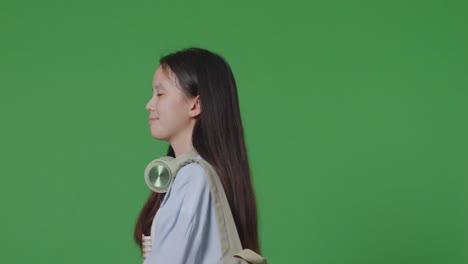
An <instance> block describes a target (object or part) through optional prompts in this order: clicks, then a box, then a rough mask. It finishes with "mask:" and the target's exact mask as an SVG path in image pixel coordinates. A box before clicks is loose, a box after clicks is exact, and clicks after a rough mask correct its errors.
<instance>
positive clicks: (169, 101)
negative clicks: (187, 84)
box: [146, 66, 199, 143]
mask: <svg viewBox="0 0 468 264" xmlns="http://www.w3.org/2000/svg"><path fill="white" fill-rule="evenodd" d="M168 70H170V69H169V68H168ZM177 85H178V83H177V80H176V77H175V76H174V77H173V78H169V77H168V76H166V74H165V73H164V71H163V69H162V68H161V66H159V67H158V68H157V69H156V72H155V74H154V77H153V96H152V97H151V99H150V100H149V102H148V103H147V104H146V109H147V110H148V111H149V119H150V120H149V125H150V129H151V135H152V136H153V137H154V138H157V139H160V140H166V141H168V142H170V143H172V142H174V141H184V139H182V138H183V137H186V136H191V133H192V129H193V125H194V116H195V115H197V114H199V107H198V104H196V102H197V100H196V99H198V96H197V97H195V98H187V97H186V96H185V95H184V94H183V93H182V91H181V90H180V89H179V88H178V87H177Z"/></svg>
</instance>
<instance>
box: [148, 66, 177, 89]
mask: <svg viewBox="0 0 468 264" xmlns="http://www.w3.org/2000/svg"><path fill="white" fill-rule="evenodd" d="M171 86H173V83H172V82H171V79H169V78H168V76H167V74H166V73H165V72H164V70H163V69H162V67H161V66H159V67H158V69H157V70H156V72H155V73H154V77H153V89H158V90H167V89H170V88H171Z"/></svg>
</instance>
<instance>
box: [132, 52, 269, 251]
mask: <svg viewBox="0 0 468 264" xmlns="http://www.w3.org/2000/svg"><path fill="white" fill-rule="evenodd" d="M159 63H160V65H161V68H162V69H163V70H164V72H165V73H166V74H167V76H173V75H175V77H176V78H177V80H178V82H179V85H180V88H181V90H182V92H183V93H184V94H185V95H186V96H187V97H194V96H197V95H200V103H201V113H200V115H199V116H198V119H197V121H196V123H195V126H194V128H193V133H192V145H193V146H194V148H195V149H196V150H197V152H198V153H199V154H200V156H201V157H202V158H203V159H204V160H206V161H207V162H209V163H210V164H211V165H212V166H213V168H214V169H215V170H216V172H217V173H218V175H219V177H220V180H221V183H222V184H223V187H224V191H225V192H226V196H227V199H228V202H229V205H230V208H231V211H232V215H233V217H234V221H235V223H236V227H237V231H238V233H239V237H240V240H241V243H242V247H243V248H250V249H251V250H253V251H255V252H257V253H258V254H261V251H260V245H259V240H258V229H257V205H256V199H255V193H254V190H253V186H252V181H251V171H250V166H249V160H248V157H247V151H246V146H245V141H244V132H243V127H242V121H241V115H240V110H239V100H238V96H237V86H236V81H235V79H234V75H233V73H232V71H231V68H230V66H229V64H228V63H227V62H226V60H225V59H224V58H223V57H221V56H220V55H218V54H216V53H213V52H210V51H208V50H206V49H201V48H195V47H191V48H186V49H183V50H180V51H177V52H175V53H172V54H169V55H166V56H163V57H162V58H161V59H160V61H159ZM167 155H168V156H172V157H175V156H174V150H173V149H172V146H170V145H169V148H168V150H167ZM164 195H165V194H164V193H163V194H160V193H156V192H151V191H150V194H149V197H148V200H147V201H146V203H145V205H144V206H143V208H142V210H141V212H140V215H139V217H138V220H137V222H136V225H135V231H134V239H135V242H136V243H137V244H138V245H139V246H140V248H141V247H142V238H141V235H142V234H143V233H144V234H145V235H149V234H150V227H151V223H152V221H153V218H154V216H155V214H156V212H157V211H158V209H159V206H160V204H161V201H162V200H163V199H164Z"/></svg>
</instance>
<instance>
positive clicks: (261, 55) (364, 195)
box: [0, 0, 468, 264]
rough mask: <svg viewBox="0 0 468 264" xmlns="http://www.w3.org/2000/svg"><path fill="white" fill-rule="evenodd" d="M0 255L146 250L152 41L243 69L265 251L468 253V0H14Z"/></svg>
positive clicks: (7, 58)
mask: <svg viewBox="0 0 468 264" xmlns="http://www.w3.org/2000/svg"><path fill="white" fill-rule="evenodd" d="M0 29H1V41H0V48H1V49H0V50H1V54H0V58H1V59H0V67H1V68H0V72H1V89H0V90H1V97H0V100H1V101H0V105H1V106H0V107H1V113H2V122H1V124H2V125H1V142H0V143H1V147H0V148H1V149H2V150H1V155H2V156H1V160H2V162H1V177H0V181H1V182H0V186H1V192H0V195H1V196H0V201H1V218H0V219H1V225H0V226H1V234H0V242H1V244H0V254H1V255H0V262H1V263H8V264H13V263H48V264H50V263H67V264H73V263H114V264H115V263H126V264H127V263H135V264H138V263H141V259H140V258H139V250H138V248H137V246H136V245H135V244H134V242H133V228H134V224H135V221H136V217H137V215H138V213H139V211H140V209H141V207H142V205H143V203H144V201H145V200H146V198H147V196H148V193H149V189H148V188H147V187H146V185H145V183H144V180H143V171H144V168H145V166H146V164H147V163H148V162H149V161H150V160H152V159H154V158H157V157H159V156H162V155H165V154H166V150H167V142H159V141H157V140H155V139H154V138H152V137H151V135H150V131H149V126H148V121H147V118H148V113H147V111H146V110H145V105H146V103H147V101H148V100H149V99H150V97H151V82H152V77H153V73H154V71H155V69H156V67H157V66H158V59H159V57H160V56H161V55H164V54H167V53H168V52H173V51H176V50H178V49H181V48H185V47H189V46H198V47H203V48H207V49H210V50H212V51H214V52H217V53H220V54H221V55H223V56H224V57H225V58H226V59H227V60H228V61H229V63H230V64H231V66H232V69H233V72H234V74H235V77H236V80H237V84H238V92H239V96H240V105H241V111H242V119H243V124H244V126H245V136H246V142H247V148H248V152H249V159H250V161H251V165H252V173H253V177H254V184H255V189H256V194H257V199H258V204H259V225H260V239H261V247H262V253H263V255H264V256H265V257H267V258H268V260H269V263H321V264H322V263H327V264H332V263H333V264H334V263H337V264H338V263H346V264H349V263H359V264H363V263H372V264H375V263H379V264H381V263H392V264H394V263H412V264H413V263H424V264H427V263H438V264H442V263H443V264H449V263H463V262H465V263H467V262H466V260H465V258H464V257H465V255H466V252H467V251H468V246H467V245H466V241H465V240H466V237H467V234H468V233H467V229H466V227H467V222H466V212H467V210H466V209H467V207H466V201H467V196H466V190H467V188H466V187H467V185H466V178H467V175H468V165H467V164H468V153H467V150H468V140H467V135H468V122H467V114H468V109H467V108H468V107H467V105H468V104H467V99H468V92H467V88H468V71H467V70H468V67H467V66H468V65H467V64H468V51H467V47H468V4H467V2H463V1H403V0H398V1H362V0H358V1H346V0H330V1H302V2H301V1H296V0H293V1H214V0H213V1H176V0H174V1H89V0H85V1H49V0H45V1H8V2H2V3H1V6H0Z"/></svg>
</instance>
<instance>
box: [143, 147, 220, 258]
mask: <svg viewBox="0 0 468 264" xmlns="http://www.w3.org/2000/svg"><path fill="white" fill-rule="evenodd" d="M197 158H201V156H200V155H198V156H197ZM152 225H153V226H152V228H154V237H153V238H152V246H151V247H152V248H151V253H150V255H149V256H148V258H147V259H146V260H145V261H144V262H143V264H215V263H217V262H218V261H219V260H220V259H221V257H222V255H221V241H220V238H219V233H218V226H217V223H216V212H215V208H214V205H213V201H212V198H211V191H210V185H209V182H208V175H206V173H205V171H204V169H203V167H202V166H201V165H200V164H198V163H190V164H187V165H185V166H183V167H182V168H180V169H179V171H178V172H177V174H176V177H175V179H174V181H173V183H172V185H171V186H170V187H169V189H168V190H167V192H166V195H165V197H164V200H163V201H162V202H161V206H160V208H159V210H158V212H157V213H156V215H155V217H154V219H153V223H152Z"/></svg>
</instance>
